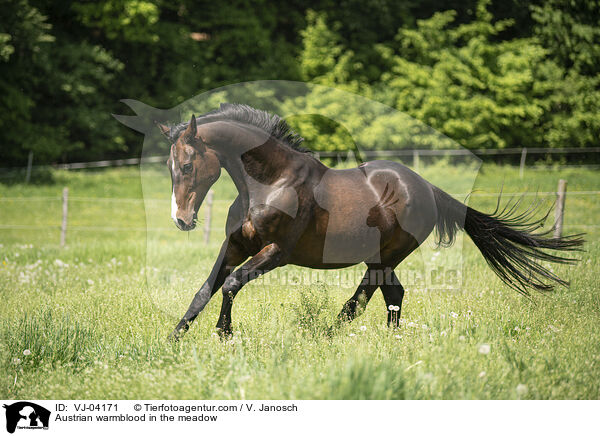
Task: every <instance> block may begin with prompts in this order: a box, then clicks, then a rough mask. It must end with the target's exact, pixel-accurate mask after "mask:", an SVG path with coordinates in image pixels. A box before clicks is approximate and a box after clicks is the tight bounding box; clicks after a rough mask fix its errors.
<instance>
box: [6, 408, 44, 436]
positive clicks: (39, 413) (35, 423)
mask: <svg viewBox="0 0 600 436" xmlns="http://www.w3.org/2000/svg"><path fill="white" fill-rule="evenodd" d="M4 408H5V409H6V430H7V431H8V432H9V433H14V432H15V429H17V428H19V429H22V428H24V429H34V430H35V429H44V430H47V429H48V423H49V422H50V411H49V410H48V409H45V408H43V407H42V406H38V405H37V404H35V403H30V402H28V401H19V402H18V403H13V404H11V405H6V404H5V405H4Z"/></svg>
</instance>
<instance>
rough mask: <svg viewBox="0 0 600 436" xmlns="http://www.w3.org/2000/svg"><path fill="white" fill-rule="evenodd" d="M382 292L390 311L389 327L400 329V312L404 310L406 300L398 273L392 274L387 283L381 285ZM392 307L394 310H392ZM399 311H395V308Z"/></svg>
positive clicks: (387, 278)
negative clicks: (404, 300)
mask: <svg viewBox="0 0 600 436" xmlns="http://www.w3.org/2000/svg"><path fill="white" fill-rule="evenodd" d="M381 292H382V293H383V299H384V300H385V307H387V310H388V326H390V327H398V326H399V324H400V310H401V309H402V299H403V298H404V288H403V287H402V284H401V283H400V280H398V277H397V276H396V273H394V271H393V270H392V273H391V274H390V275H389V276H388V277H386V281H385V283H384V284H382V285H381ZM390 306H392V310H390ZM396 307H397V308H398V310H394V309H395V308H396Z"/></svg>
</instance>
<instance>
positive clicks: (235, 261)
mask: <svg viewBox="0 0 600 436" xmlns="http://www.w3.org/2000/svg"><path fill="white" fill-rule="evenodd" d="M246 257H247V256H244V254H243V253H242V252H241V251H240V250H239V249H238V248H237V247H236V246H235V245H233V244H232V242H231V241H230V240H229V239H227V240H226V241H225V242H224V243H223V245H222V246H221V251H220V253H219V257H218V258H217V261H216V262H215V264H214V265H213V268H212V271H211V272H210V275H209V276H208V278H207V279H206V282H204V284H203V285H202V287H201V288H200V289H199V290H198V292H196V295H194V299H193V300H192V303H191V304H190V307H189V308H188V310H187V312H186V313H185V315H183V318H181V321H179V323H178V324H177V326H176V327H175V329H174V330H173V332H172V333H171V334H170V336H169V340H171V341H177V340H178V339H179V338H180V337H181V335H182V334H183V333H185V332H186V331H187V330H188V329H189V328H190V324H191V323H192V322H193V321H194V320H195V319H196V317H197V316H198V314H199V313H200V312H201V311H202V310H203V309H204V307H205V306H206V304H207V303H208V302H209V301H210V299H211V297H212V296H213V295H214V294H215V293H216V292H217V291H218V290H219V288H220V287H221V285H222V284H223V282H224V281H225V278H226V277H227V275H228V274H229V273H230V272H231V271H232V270H233V268H235V267H236V266H238V265H239V264H240V263H241V262H242V261H243V260H244V259H245V258H246Z"/></svg>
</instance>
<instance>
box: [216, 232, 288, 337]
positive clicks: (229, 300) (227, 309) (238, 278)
mask: <svg viewBox="0 0 600 436" xmlns="http://www.w3.org/2000/svg"><path fill="white" fill-rule="evenodd" d="M282 258H283V251H282V250H281V248H280V247H279V246H278V245H277V244H275V243H272V244H269V245H267V246H266V247H264V248H263V249H262V250H261V251H259V252H258V253H257V254H256V255H255V256H254V257H252V259H250V260H249V261H248V262H246V263H245V264H244V265H242V266H241V267H240V268H238V269H237V270H236V271H234V272H233V273H232V274H230V275H229V276H228V277H227V278H226V279H225V283H224V284H223V289H222V291H223V303H222V305H221V314H220V315H219V321H218V322H217V329H218V330H219V333H220V334H221V336H227V335H230V334H231V307H232V305H233V299H234V298H235V296H236V295H237V293H238V292H239V290H240V289H241V288H242V286H244V285H245V284H246V283H248V282H249V281H250V280H254V279H255V278H257V277H258V276H260V275H262V274H265V273H267V272H269V271H271V270H272V269H275V268H277V267H278V266H280V265H281V260H282Z"/></svg>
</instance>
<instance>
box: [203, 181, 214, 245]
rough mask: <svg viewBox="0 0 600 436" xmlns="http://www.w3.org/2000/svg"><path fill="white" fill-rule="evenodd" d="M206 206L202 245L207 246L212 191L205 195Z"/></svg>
mask: <svg viewBox="0 0 600 436" xmlns="http://www.w3.org/2000/svg"><path fill="white" fill-rule="evenodd" d="M204 204H206V215H205V219H204V243H205V244H208V241H209V240H210V228H211V219H212V204H213V191H212V189H211V190H209V191H208V194H206V200H205V201H204Z"/></svg>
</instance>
